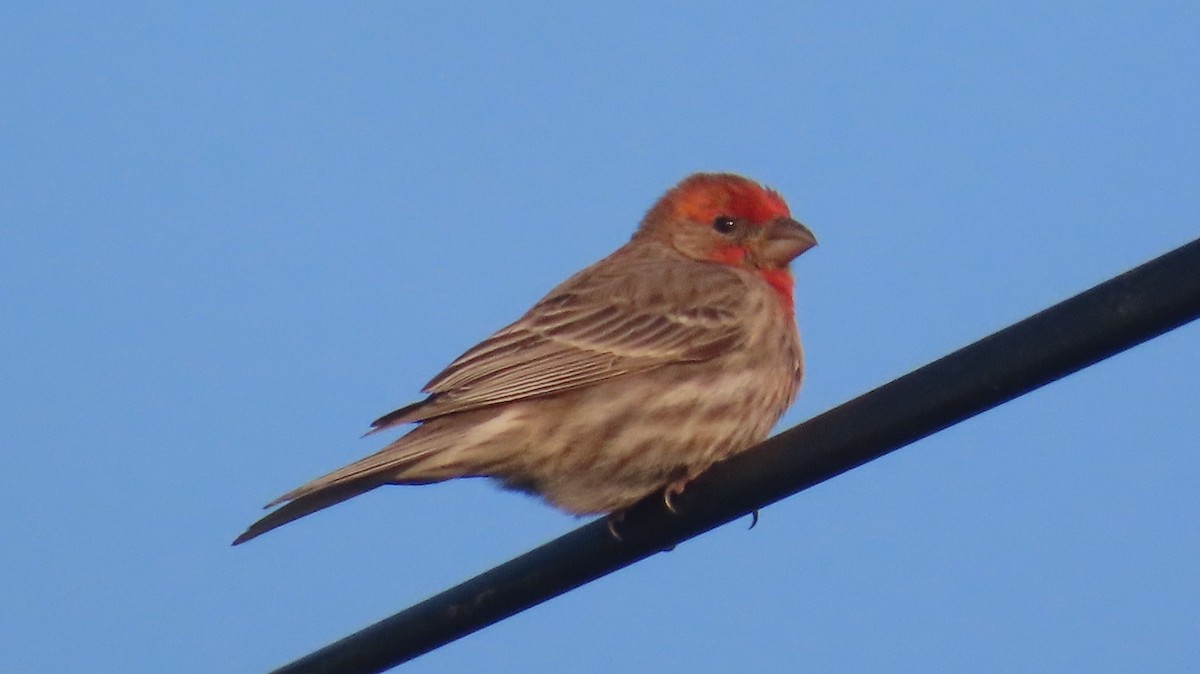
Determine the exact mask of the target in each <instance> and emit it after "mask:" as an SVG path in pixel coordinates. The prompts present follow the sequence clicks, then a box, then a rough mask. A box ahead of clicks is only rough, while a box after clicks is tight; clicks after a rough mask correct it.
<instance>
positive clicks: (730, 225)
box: [712, 215, 737, 234]
mask: <svg viewBox="0 0 1200 674" xmlns="http://www.w3.org/2000/svg"><path fill="white" fill-rule="evenodd" d="M712 226H713V229H715V230H717V231H718V232H720V233H721V234H729V233H731V232H733V230H734V229H735V228H736V227H737V223H736V222H734V220H733V218H731V217H729V216H728V215H718V216H717V217H716V218H715V219H714V220H713V225H712Z"/></svg>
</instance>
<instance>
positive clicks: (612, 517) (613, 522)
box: [604, 510, 625, 543]
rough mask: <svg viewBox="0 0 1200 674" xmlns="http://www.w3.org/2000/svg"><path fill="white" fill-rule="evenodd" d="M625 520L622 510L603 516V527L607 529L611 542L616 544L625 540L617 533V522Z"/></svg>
mask: <svg viewBox="0 0 1200 674" xmlns="http://www.w3.org/2000/svg"><path fill="white" fill-rule="evenodd" d="M623 519H625V511H624V510H614V511H612V512H610V513H609V514H607V515H605V516H604V526H606V527H607V528H608V535H609V536H612V537H613V540H614V541H616V542H618V543H624V542H625V539H624V538H621V533H620V532H619V531H617V522H620V521H621V520H623Z"/></svg>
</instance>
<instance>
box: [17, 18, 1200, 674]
mask: <svg viewBox="0 0 1200 674" xmlns="http://www.w3.org/2000/svg"><path fill="white" fill-rule="evenodd" d="M190 4H191V3H179V4H178V5H168V4H164V3H139V4H127V3H115V4H104V5H97V6H95V7H93V8H91V9H85V8H81V7H79V6H75V4H74V3H32V2H30V3H25V2H10V3H4V4H3V7H0V44H2V45H3V47H0V50H2V52H3V54H4V58H3V64H0V146H2V151H0V428H2V429H3V438H4V440H3V447H2V451H0V515H2V516H0V605H2V606H4V607H5V609H4V610H3V611H0V660H2V662H0V669H2V670H3V671H5V672H14V673H24V672H134V673H141V672H166V671H170V672H261V671H265V670H267V669H270V668H271V667H274V666H278V665H281V664H283V663H285V662H288V661H290V660H292V659H294V658H297V657H299V656H302V655H304V654H306V653H308V652H310V651H312V650H315V649H316V648H318V647H320V646H323V645H325V644H326V643H328V642H330V641H332V640H335V639H337V638H340V637H342V636H345V635H346V634H349V633H350V632H352V631H355V630H357V629H359V628H361V627H363V626H365V625H367V624H369V623H372V622H374V621H376V620H378V619H381V618H383V617H386V616H388V615H390V614H392V613H394V612H396V611H398V610H401V609H403V608H405V607H406V606H408V605H410V604H412V603H414V602H416V601H419V600H421V599H424V598H425V597H427V596H429V595H431V594H435V593H437V592H439V591H441V590H443V589H445V588H447V587H449V586H451V585H453V584H455V583H457V582H460V581H462V580H464V579H467V578H469V577H471V576H473V575H475V574H477V573H479V572H482V571H485V570H487V569H488V568H491V567H492V566H494V565H496V564H498V563H501V562H504V561H506V560H507V559H509V558H511V557H514V556H516V555H518V554H520V553H522V552H524V551H526V550H528V549H530V548H533V547H535V546H537V545H539V544H541V543H543V542H545V541H547V540H550V539H552V538H554V537H556V536H558V535H560V534H562V533H565V532H567V531H569V530H571V529H573V528H574V527H575V526H577V525H578V524H579V521H577V520H575V519H573V518H571V517H569V516H565V515H562V514H560V513H558V512H557V511H554V510H551V509H549V508H546V507H545V506H543V505H541V504H540V503H538V502H537V501H535V500H532V499H529V498H527V497H523V496H519V495H514V494H510V493H505V492H501V491H499V490H497V489H495V488H494V487H492V486H491V485H489V484H487V483H486V482H483V481H463V482H458V483H452V484H444V485H437V486H430V487H421V488H405V489H401V488H385V489H379V490H377V491H375V492H373V493H371V494H368V495H366V496H363V497H360V498H358V499H355V500H353V501H351V502H348V503H345V504H343V505H340V506H338V507H336V508H333V509H331V510H328V511H325V512H323V513H321V514H319V515H316V516H313V517H311V518H308V519H305V520H303V521H300V522H297V523H294V524H291V525H289V526H287V527H285V528H283V529H280V530H278V531H276V532H272V533H270V534H269V535H267V536H264V537H262V538H261V539H258V540H255V541H253V542H252V543H250V544H247V545H245V546H242V547H238V548H231V547H229V542H230V541H231V540H232V538H233V537H234V536H235V535H237V534H238V533H239V532H241V531H242V530H243V528H244V527H245V526H246V525H247V524H249V523H250V522H251V521H252V520H254V519H255V518H257V517H258V516H259V514H260V510H259V508H260V506H261V505H262V504H263V503H265V502H266V501H268V500H269V499H271V498H273V497H275V496H277V495H279V494H280V493H282V492H284V491H286V490H288V489H290V488H292V487H294V486H296V485H298V484H300V483H301V482H304V481H306V480H308V479H309V478H312V477H315V476H317V475H319V474H321V473H324V472H326V471H328V470H330V469H333V468H336V467H338V466H340V465H342V464H344V463H347V462H349V461H351V460H353V459H356V458H358V457H360V456H363V455H365V454H368V453H370V452H372V451H374V450H375V449H377V448H378V447H380V446H381V445H382V443H383V442H384V441H385V439H381V438H378V437H372V438H369V439H365V440H360V439H358V436H359V434H361V433H362V432H363V430H365V428H366V425H367V423H368V422H369V421H370V420H372V419H374V418H375V417H376V416H378V415H379V414H381V413H383V412H387V411H389V410H391V409H393V408H395V407H398V406H400V405H403V404H406V403H408V402H411V401H413V400H415V399H416V398H417V397H418V390H419V388H420V386H421V385H422V384H424V383H425V382H426V381H427V380H428V379H429V378H430V377H431V376H432V375H434V374H435V373H437V372H438V371H439V370H440V369H441V368H442V367H443V366H444V365H446V364H447V363H448V362H449V361H450V360H451V359H453V358H454V357H455V356H457V355H458V354H459V353H461V352H462V351H463V350H464V349H466V348H467V347H469V346H471V345H472V344H474V343H475V342H477V341H478V340H480V339H482V338H483V337H485V336H487V335H488V334H490V333H491V332H492V331H493V330H495V329H496V328H498V327H500V326H502V325H504V324H506V323H507V322H509V321H511V320H513V319H515V318H516V317H517V316H519V315H520V314H521V313H522V312H523V311H524V310H525V309H526V308H527V307H528V306H529V305H530V304H532V303H533V302H534V301H535V300H537V299H538V298H539V297H541V296H542V294H543V293H544V292H546V291H547V290H548V289H550V288H551V287H552V286H554V285H555V284H557V283H558V282H559V281H561V280H562V279H564V278H565V277H566V276H568V275H569V274H570V273H572V272H573V271H575V270H576V269H579V268H581V267H583V266H585V265H586V264H589V263H591V262H593V261H595V260H597V259H599V258H600V257H602V256H604V255H605V254H606V253H608V252H609V251H610V250H612V249H614V248H616V247H617V246H619V245H620V244H621V243H623V242H624V241H625V240H626V239H627V238H628V236H629V234H630V233H631V232H632V231H633V228H634V227H635V226H636V224H637V222H638V220H639V218H640V217H641V215H642V214H643V213H644V211H645V209H646V208H648V207H649V206H650V204H651V203H652V202H653V201H654V200H655V198H656V197H657V196H658V195H659V194H660V193H661V192H662V191H664V190H665V189H666V188H668V187H669V186H671V185H673V184H674V183H675V182H676V181H678V180H679V179H680V178H682V177H683V176H685V175H687V174H688V173H691V172H693V171H697V170H729V171H735V172H740V173H744V174H746V175H748V176H751V177H753V178H755V179H758V180H761V181H763V182H765V183H766V184H769V185H771V186H773V187H775V188H776V189H778V190H779V191H780V192H781V193H782V194H783V195H784V196H785V197H786V198H787V199H788V201H789V202H790V204H791V206H792V211H793V213H794V214H795V215H796V216H797V217H798V218H800V219H801V220H803V221H804V222H806V223H807V224H808V225H809V226H810V227H811V228H812V229H813V231H814V232H816V234H817V236H818V237H819V239H820V242H821V245H820V247H818V248H817V249H815V250H814V251H812V252H811V253H809V254H806V255H804V256H803V257H802V258H800V259H799V260H798V262H797V264H796V266H795V274H796V278H797V286H798V290H797V302H796V303H797V316H798V319H799V321H800V324H801V331H802V334H803V336H804V339H805V345H806V350H807V354H808V361H807V362H808V368H807V369H808V372H807V378H806V382H805V385H804V389H803V391H802V393H801V395H800V398H799V400H798V402H797V403H796V405H795V406H794V407H793V408H792V409H791V410H790V411H789V412H788V414H787V416H786V417H785V418H784V420H783V421H782V422H781V426H780V427H781V428H782V427H787V426H791V425H794V424H796V423H799V422H801V421H803V420H804V419H806V418H808V417H810V416H812V415H814V414H817V413H819V412H822V411H824V410H826V409H828V408H830V407H833V406H835V405H837V404H839V403H841V402H843V401H845V400H847V399H849V398H852V397H854V396H856V395H858V394H860V393H863V392H865V391H867V390H869V389H871V388H873V387H875V386H877V385H880V384H883V383H885V382H887V381H889V380H891V379H893V378H895V377H897V376H899V375H902V374H904V373H905V372H908V371H910V370H912V369H914V368H916V367H918V366H920V365H922V364H924V363H926V362H928V361H930V360H932V359H935V358H937V357H939V356H942V355H944V354H946V353H948V352H950V351H952V350H954V349H956V348H959V347H961V346H963V345H965V344H967V343H969V342H971V341H974V340H975V339H977V338H980V337H983V336H985V335H987V334H989V333H991V332H993V331H995V330H997V329H999V328H1002V327H1004V326H1005V325H1008V324H1009V323H1011V322H1014V321H1016V320H1019V319H1021V318H1023V317H1025V316H1027V315H1029V314H1031V313H1033V312H1035V311H1038V310H1040V309H1042V308H1044V307H1046V306H1049V305H1051V304H1053V303H1055V302H1057V301H1059V300H1062V299H1065V298H1066V297H1069V296H1071V295H1073V294H1075V293H1077V292H1079V291H1081V290H1084V289H1086V288H1088V287H1090V286H1092V285H1094V284H1096V283H1098V282H1101V281H1103V280H1105V279H1107V278H1109V277H1111V276H1113V275H1115V274H1117V273H1120V272H1122V271H1124V270H1126V269H1128V268H1130V267H1133V266H1135V265H1137V264H1140V263H1141V262H1144V261H1146V260H1148V259H1150V258H1153V257H1155V256H1157V255H1159V254H1161V253H1164V252H1166V251H1168V250H1170V249H1172V248H1174V247H1176V246H1179V245H1181V244H1183V243H1186V242H1187V241H1189V240H1191V239H1193V238H1195V237H1196V236H1197V235H1198V234H1200V220H1198V219H1197V215H1196V214H1197V212H1200V77H1198V76H1197V64H1200V40H1198V39H1197V35H1200V5H1198V4H1197V3H1195V2H1157V3H1144V2H1139V3H1135V2H1100V3H1093V2H1088V3H1084V2H1059V3H1045V2H1022V1H1018V2H1012V1H1008V2H978V3H951V2H938V3H892V2H872V3H854V2H851V3H847V2H819V3H814V2H779V3H762V4H759V3H754V4H748V3H736V4H735V3H729V4H717V3H704V2H695V3H662V4H655V6H648V4H647V3H588V4H587V6H583V3H540V4H537V5H534V4H532V3H530V4H526V5H522V6H519V7H518V6H505V7H504V8H503V9H499V8H492V9H481V8H479V7H478V6H476V4H475V3H462V4H459V3H454V2H438V3H425V2H413V3H363V4H348V3H336V4H332V5H331V4H329V3H279V2H268V3H202V4H201V6H194V7H193V6H189V5H190ZM505 4H506V5H508V4H509V3H505ZM568 4H570V6H568ZM601 4H602V5H603V6H598V5H601ZM1197 375H1200V326H1198V325H1190V326H1185V327H1184V328H1181V329H1179V330H1177V331H1175V332H1173V333H1170V334H1168V335H1166V336H1165V337H1162V338H1160V339H1157V340H1154V341H1152V342H1150V343H1148V344H1145V345H1142V346H1139V347H1137V348H1135V349H1133V350H1132V351H1129V352H1127V353H1125V354H1122V355H1120V356H1118V357H1116V358H1113V359H1111V360H1109V361H1106V362H1103V363H1101V364H1099V365H1097V366H1095V367H1093V368H1090V369H1088V370H1086V371H1084V372H1082V373H1080V374H1077V375H1075V376H1072V377H1070V378H1068V379H1066V380H1063V381H1060V382H1058V383H1055V384H1053V385H1051V386H1049V387H1047V388H1045V389H1042V390H1040V391H1037V392H1035V393H1034V394H1032V395H1029V396H1027V397H1024V398H1022V399H1019V400H1017V401H1015V402H1012V403H1010V404H1007V405H1005V406H1003V407H1001V408H999V409H996V410H994V411H991V412H988V413H986V414H984V415H982V416H980V417H977V418H974V419H972V420H970V421H968V422H966V423H963V424H961V425H959V426H956V427H954V428H951V429H949V430H947V431H945V432H943V433H940V434H938V435H936V436H934V437H931V438H928V439H926V440H923V441H921V442H919V443H917V444H915V445H913V446H910V447H908V448H906V449H904V450H902V451H900V452H897V453H896V454H893V455H891V456H888V457H886V458H884V459H882V460H879V461H876V462H874V463H872V464H869V465H867V466H864V467H862V468H860V469H858V470H855V471H852V472H851V473H849V474H846V475H844V476H841V477H838V478H836V479H834V480H832V481H830V482H827V483H825V484H822V485H819V486H818V487H816V488H814V489H812V490H809V491H807V492H804V493H802V494H800V495H798V496H796V497H793V498H791V499H788V500H786V501H784V502H782V503H780V504H777V505H775V506H772V507H770V508H767V509H766V510H764V511H763V513H762V521H761V523H760V524H759V526H758V527H757V528H756V529H755V530H754V531H752V532H750V531H747V530H746V526H745V525H746V522H744V521H743V522H738V523H734V524H731V525H729V526H726V527H723V528H721V529H718V530H716V531H713V532H711V533H709V534H708V535H705V536H703V537H701V538H699V539H697V540H695V541H692V542H689V543H686V544H684V545H681V546H680V547H678V548H677V549H676V550H675V551H674V552H671V553H669V554H664V555H659V556H656V557H654V558H651V559H649V560H647V561H645V562H643V563H640V564H637V565H635V566H633V567H631V568H628V569H626V570H623V571H620V572H618V573H617V574H615V575H613V576H610V577H607V578H604V579H602V580H600V581H598V582H595V583H592V584H591V585H588V586H586V587H584V588H582V589H580V590H578V591H575V592H572V593H570V594H568V595H566V596H564V597H561V598H558V599H555V600H553V601H551V602H549V603H547V604H544V605H542V606H539V607H536V608H534V609H532V610H530V611H527V612H525V613H523V614H520V615H518V616H516V617H514V618H512V619H510V620H507V621H505V622H503V623H501V624H499V625H496V626H493V627H490V628H488V629H486V630H484V631H482V632H480V633H477V634H475V635H473V636H470V637H468V638H466V639H464V640H462V641H460V642H457V643H454V644H451V645H449V646H447V647H445V648H443V649H441V650H438V651H436V652H434V653H432V654H430V655H427V656H424V657H422V658H420V659H418V660H416V661H414V662H412V663H410V664H409V665H408V667H407V671H414V672H463V671H485V670H486V671H518V670H522V671H525V670H528V671H576V672H611V671H656V672H673V671H734V670H742V671H761V672H791V671H796V670H797V669H800V670H804V671H814V672H862V671H895V672H928V671H980V672H1062V671H1088V672H1127V671H1156V672H1184V671H1197V670H1200V572H1198V561H1197V560H1200V525H1198V522H1200V489H1198V487H1200V452H1198V450H1200V441H1198V440H1197V438H1198V437H1200V414H1198V413H1197V409H1198V408H1197V400H1198V399H1200V384H1197V379H1198V377H1197Z"/></svg>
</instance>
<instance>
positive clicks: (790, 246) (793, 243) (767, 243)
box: [761, 218, 817, 267]
mask: <svg viewBox="0 0 1200 674" xmlns="http://www.w3.org/2000/svg"><path fill="white" fill-rule="evenodd" d="M815 245H817V237H815V236H813V233H812V232H811V231H809V229H808V228H807V227H805V226H804V225H802V224H800V223H799V222H796V221H795V220H793V219H791V218H776V219H774V220H772V221H771V222H769V223H767V226H766V227H765V228H764V231H763V241H762V248H761V254H762V257H763V258H765V259H766V260H769V261H770V262H772V263H774V264H777V265H779V266H781V267H782V266H784V265H786V264H787V263H789V262H791V261H792V260H794V259H796V257H797V256H799V255H800V254H801V253H803V252H804V251H806V250H808V249H809V248H812V247H813V246H815Z"/></svg>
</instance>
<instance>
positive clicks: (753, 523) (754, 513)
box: [747, 508, 758, 531]
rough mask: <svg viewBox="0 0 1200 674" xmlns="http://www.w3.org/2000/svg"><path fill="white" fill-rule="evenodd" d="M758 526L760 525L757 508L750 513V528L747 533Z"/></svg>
mask: <svg viewBox="0 0 1200 674" xmlns="http://www.w3.org/2000/svg"><path fill="white" fill-rule="evenodd" d="M757 524H758V508H755V509H754V510H751V511H750V526H749V527H748V528H747V531H749V530H750V529H753V528H754V527H755V526H756V525H757Z"/></svg>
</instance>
